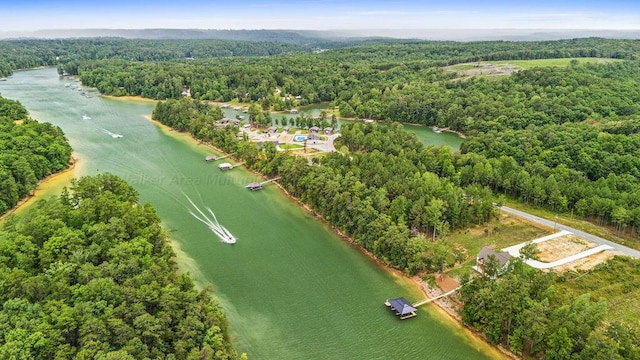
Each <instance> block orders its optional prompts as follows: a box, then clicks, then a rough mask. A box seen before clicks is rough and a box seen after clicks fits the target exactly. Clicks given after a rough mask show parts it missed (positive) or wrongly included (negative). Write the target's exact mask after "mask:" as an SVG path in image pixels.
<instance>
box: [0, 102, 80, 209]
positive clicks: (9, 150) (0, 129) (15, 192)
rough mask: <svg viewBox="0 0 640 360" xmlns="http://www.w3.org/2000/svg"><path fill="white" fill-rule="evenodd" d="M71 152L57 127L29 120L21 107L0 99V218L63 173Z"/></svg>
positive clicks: (15, 103) (18, 104)
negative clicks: (50, 177) (45, 181)
mask: <svg viewBox="0 0 640 360" xmlns="http://www.w3.org/2000/svg"><path fill="white" fill-rule="evenodd" d="M71 152H72V149H71V146H70V145H69V143H68V141H67V139H66V137H65V136H64V133H63V132H62V130H61V129H60V128H59V127H57V126H53V125H51V124H50V123H40V122H37V121H36V120H33V119H31V118H30V117H29V116H28V113H27V109H25V108H24V106H22V104H20V103H19V102H17V101H14V100H9V99H5V98H3V97H1V96H0V214H4V213H5V212H6V211H7V210H9V209H11V208H13V207H15V206H16V205H17V204H18V202H19V201H20V200H21V199H23V198H25V197H26V196H28V195H29V194H30V192H31V191H32V190H33V189H34V188H35V187H36V185H37V184H38V181H40V180H42V179H44V178H45V177H47V176H48V175H51V174H53V173H56V172H58V171H61V170H64V169H66V168H67V167H68V166H69V161H70V159H71Z"/></svg>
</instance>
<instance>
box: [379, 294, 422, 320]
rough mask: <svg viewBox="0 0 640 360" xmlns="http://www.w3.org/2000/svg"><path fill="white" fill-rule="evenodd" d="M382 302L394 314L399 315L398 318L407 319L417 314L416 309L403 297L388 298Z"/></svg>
mask: <svg viewBox="0 0 640 360" xmlns="http://www.w3.org/2000/svg"><path fill="white" fill-rule="evenodd" d="M384 304H385V305H386V306H387V307H388V308H390V309H391V311H393V312H394V313H395V314H396V316H399V317H400V320H404V319H409V318H412V317H414V316H416V315H417V313H416V312H417V311H418V309H416V308H415V307H414V306H413V305H412V304H411V303H410V302H409V301H407V299H405V298H403V297H399V298H396V299H389V300H387V301H385V303H384Z"/></svg>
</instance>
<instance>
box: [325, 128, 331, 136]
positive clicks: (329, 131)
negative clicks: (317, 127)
mask: <svg viewBox="0 0 640 360" xmlns="http://www.w3.org/2000/svg"><path fill="white" fill-rule="evenodd" d="M324 133H325V134H326V135H331V134H332V133H333V128H332V127H326V128H324Z"/></svg>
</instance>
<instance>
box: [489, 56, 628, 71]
mask: <svg viewBox="0 0 640 360" xmlns="http://www.w3.org/2000/svg"><path fill="white" fill-rule="evenodd" d="M571 60H577V61H578V64H607V63H611V62H614V61H621V60H619V59H609V58H593V57H586V58H559V59H537V60H509V61H506V62H507V63H509V64H512V65H514V66H515V67H518V68H521V69H531V68H534V67H548V66H555V67H558V66H560V67H565V66H568V65H569V64H570V63H571ZM504 62H505V61H489V63H493V64H499V63H504Z"/></svg>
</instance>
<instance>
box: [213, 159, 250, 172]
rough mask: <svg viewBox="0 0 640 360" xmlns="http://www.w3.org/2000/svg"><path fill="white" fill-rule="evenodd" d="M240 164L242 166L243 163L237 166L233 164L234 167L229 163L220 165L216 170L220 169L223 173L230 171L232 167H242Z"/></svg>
mask: <svg viewBox="0 0 640 360" xmlns="http://www.w3.org/2000/svg"><path fill="white" fill-rule="evenodd" d="M242 164H244V161H243V162H240V163H237V164H235V165H231V164H229V163H222V164H220V165H218V169H220V170H222V171H225V170H231V169H233V168H234V167H236V166H240V165H242Z"/></svg>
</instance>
